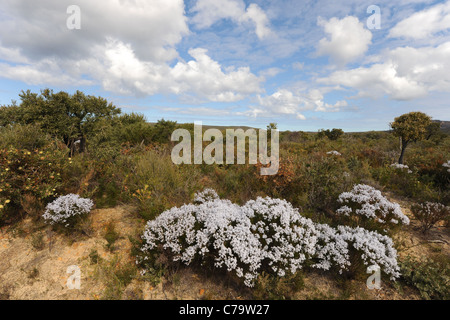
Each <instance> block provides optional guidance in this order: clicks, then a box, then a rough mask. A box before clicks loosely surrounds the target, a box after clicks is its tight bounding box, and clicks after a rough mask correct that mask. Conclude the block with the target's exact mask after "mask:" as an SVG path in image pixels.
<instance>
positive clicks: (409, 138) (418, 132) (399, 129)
mask: <svg viewBox="0 0 450 320" xmlns="http://www.w3.org/2000/svg"><path fill="white" fill-rule="evenodd" d="M431 123H432V122H431V117H430V116H428V115H426V114H425V113H422V112H410V113H406V114H403V115H401V116H400V117H397V118H395V119H394V122H392V123H391V124H390V126H391V128H392V130H393V134H394V135H395V136H396V137H400V139H401V148H402V150H401V153H400V158H399V159H398V163H399V164H403V158H404V156H405V150H406V147H407V146H408V145H409V143H411V142H416V141H419V140H423V139H425V138H426V135H427V129H428V128H429V126H430V125H431Z"/></svg>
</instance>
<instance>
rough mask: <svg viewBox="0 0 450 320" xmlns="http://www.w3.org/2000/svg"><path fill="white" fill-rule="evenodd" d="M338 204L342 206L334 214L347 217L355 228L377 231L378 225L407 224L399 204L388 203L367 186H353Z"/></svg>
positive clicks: (407, 221)
mask: <svg viewBox="0 0 450 320" xmlns="http://www.w3.org/2000/svg"><path fill="white" fill-rule="evenodd" d="M338 202H339V203H341V204H343V206H342V207H340V208H339V209H338V210H337V211H336V213H337V214H339V215H343V216H346V217H349V218H350V220H351V222H352V223H354V224H356V225H357V226H364V227H366V228H367V227H368V228H375V229H378V227H377V225H380V224H381V225H382V226H383V227H393V226H397V225H399V224H403V225H408V224H409V218H408V217H407V216H406V215H405V214H404V213H403V212H402V210H401V208H400V205H399V204H397V203H392V202H390V201H389V200H388V199H386V198H385V197H384V196H383V195H382V194H381V192H380V191H379V190H376V189H375V188H373V187H371V186H368V185H364V184H358V185H355V186H354V187H353V189H352V191H350V192H344V193H342V194H341V195H340V196H339V198H338Z"/></svg>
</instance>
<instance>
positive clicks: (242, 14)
mask: <svg viewBox="0 0 450 320" xmlns="http://www.w3.org/2000/svg"><path fill="white" fill-rule="evenodd" d="M192 11H193V12H195V16H194V17H193V18H192V23H194V24H195V25H196V26H197V28H200V29H204V28H209V27H211V26H212V25H213V24H214V23H216V22H217V21H219V20H222V19H231V20H233V21H234V22H236V23H240V24H242V23H247V22H251V23H253V24H254V27H255V33H256V35H257V36H258V38H259V39H264V38H266V37H267V36H269V35H270V34H271V33H272V31H271V30H270V27H269V25H270V21H269V19H268V18H267V15H266V13H265V12H264V11H263V10H262V9H261V8H260V7H259V6H258V5H257V4H255V3H252V4H250V5H249V6H248V7H247V9H246V8H245V3H244V1H242V0H198V1H197V3H196V4H195V6H194V7H193V8H192Z"/></svg>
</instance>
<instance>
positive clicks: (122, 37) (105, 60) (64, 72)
mask: <svg viewBox="0 0 450 320" xmlns="http://www.w3.org/2000/svg"><path fill="white" fill-rule="evenodd" d="M69 3H70V2H69V1H68V0H62V1H60V2H58V4H57V5H55V3H54V2H52V1H49V0H42V1H40V4H39V6H37V9H36V11H35V12H33V15H31V16H30V14H29V11H28V9H29V6H30V5H31V1H27V0H15V1H9V2H7V4H6V6H5V7H3V8H2V9H1V10H2V11H1V14H2V16H8V17H11V19H4V20H1V21H0V36H1V39H2V40H1V41H2V42H1V46H0V59H2V60H3V61H9V62H10V63H2V64H0V71H1V76H2V77H5V78H9V79H15V80H21V81H24V82H26V83H29V84H36V85H54V84H59V85H66V84H69V85H70V84H71V85H79V84H101V85H102V87H103V88H104V89H105V90H108V91H111V92H114V93H117V94H125V95H136V96H141V97H142V96H147V95H154V94H158V93H162V94H177V95H178V94H187V95H193V96H197V98H199V99H204V100H205V99H206V100H209V101H220V102H230V101H238V100H241V99H243V98H245V96H246V95H248V94H254V93H259V92H261V88H260V84H261V82H262V81H263V80H264V78H263V77H258V76H256V75H254V74H252V73H251V71H250V69H249V68H248V67H240V68H232V67H230V68H222V66H221V65H220V64H219V63H218V62H217V61H214V60H212V59H211V58H210V57H209V56H208V55H207V53H206V50H204V49H201V48H196V49H191V50H189V51H188V53H189V54H190V55H191V56H192V57H193V59H192V60H190V61H187V62H185V61H183V60H182V59H181V58H180V57H179V55H178V52H177V50H176V45H177V44H178V43H179V42H180V41H181V39H182V37H183V36H184V35H186V34H188V32H189V30H188V27H187V23H186V22H187V18H186V17H185V15H184V3H183V1H182V0H154V1H144V0H114V1H106V0H103V1H95V2H92V1H87V0H80V1H79V2H78V5H79V7H80V9H81V30H68V29H67V28H66V21H65V19H66V18H67V17H68V15H67V14H66V8H67V6H68V4H69ZM251 8H253V9H251ZM248 12H250V16H251V17H253V18H254V19H259V18H258V15H259V14H260V12H259V11H258V10H257V9H256V10H255V8H254V7H249V11H248ZM263 20H264V19H263ZM263 20H258V21H259V22H258V24H259V23H262V22H261V21H263ZM58 26H60V27H58ZM13 29H14V30H17V32H12V30H13ZM258 30H259V29H258ZM264 32H265V31H264V29H262V31H261V30H259V31H258V33H260V34H261V33H264ZM173 64H175V65H174V66H173V67H172V66H171V65H173ZM83 79H92V80H93V81H89V80H83Z"/></svg>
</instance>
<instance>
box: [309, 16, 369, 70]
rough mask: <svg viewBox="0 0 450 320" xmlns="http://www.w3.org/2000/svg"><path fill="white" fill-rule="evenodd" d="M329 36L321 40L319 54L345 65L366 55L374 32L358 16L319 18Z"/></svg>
mask: <svg viewBox="0 0 450 320" xmlns="http://www.w3.org/2000/svg"><path fill="white" fill-rule="evenodd" d="M318 25H319V26H322V27H323V28H324V31H325V33H327V34H328V35H329V38H322V39H321V40H320V41H319V44H318V48H317V54H318V55H319V56H323V55H327V56H330V57H331V59H332V60H333V61H334V62H335V63H337V64H338V65H341V66H342V65H345V64H347V63H349V62H352V61H354V60H355V59H357V58H359V57H361V56H362V55H364V53H365V52H366V51H367V49H368V48H369V45H370V44H371V42H372V33H371V32H370V31H369V30H367V29H366V28H365V27H364V24H363V23H362V22H359V20H358V18H356V17H353V16H347V17H345V18H343V19H338V18H335V17H334V18H331V19H330V20H328V21H326V20H324V19H322V18H319V19H318Z"/></svg>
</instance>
